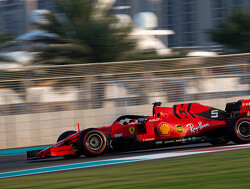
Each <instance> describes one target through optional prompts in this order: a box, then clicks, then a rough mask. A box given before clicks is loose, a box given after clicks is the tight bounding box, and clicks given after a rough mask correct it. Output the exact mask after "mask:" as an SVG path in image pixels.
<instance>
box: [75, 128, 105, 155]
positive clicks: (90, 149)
mask: <svg viewBox="0 0 250 189" xmlns="http://www.w3.org/2000/svg"><path fill="white" fill-rule="evenodd" d="M106 146H107V140H106V136H105V134H104V133H103V132H102V131H101V130H99V129H95V128H90V129H86V130H84V131H82V132H81V134H80V135H79V136H78V138H77V148H78V151H79V152H80V153H81V154H82V155H85V156H87V157H95V156H98V155H100V154H102V153H103V152H104V151H105V149H106Z"/></svg>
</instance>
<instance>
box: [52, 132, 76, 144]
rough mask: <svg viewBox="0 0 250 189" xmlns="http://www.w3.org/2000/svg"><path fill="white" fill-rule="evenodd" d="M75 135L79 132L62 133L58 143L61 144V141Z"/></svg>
mask: <svg viewBox="0 0 250 189" xmlns="http://www.w3.org/2000/svg"><path fill="white" fill-rule="evenodd" d="M75 133H77V132H76V131H65V132H64V133H62V134H61V135H60V136H59V137H58V139H57V142H59V141H61V140H63V139H65V138H67V137H68V136H69V135H73V134H75Z"/></svg>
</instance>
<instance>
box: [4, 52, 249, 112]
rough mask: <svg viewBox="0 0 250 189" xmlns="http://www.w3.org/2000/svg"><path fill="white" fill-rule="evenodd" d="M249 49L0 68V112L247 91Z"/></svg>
mask: <svg viewBox="0 0 250 189" xmlns="http://www.w3.org/2000/svg"><path fill="white" fill-rule="evenodd" d="M249 63H250V54H239V55H225V56H217V57H212V58H182V59H168V60H146V61H130V62H117V63H93V64H82V65H65V66H36V67H34V66H29V67H25V68H20V69H8V70H6V69H1V70H0V115H18V114H26V113H37V112H39V113H41V112H54V111H65V110H79V109H96V108H105V107H121V106H134V105H145V104H150V103H152V102H154V101H163V102H178V101H192V100H204V99H213V98H220V97H233V96H241V95H248V94H249V92H250V91H249V90H250V88H249Z"/></svg>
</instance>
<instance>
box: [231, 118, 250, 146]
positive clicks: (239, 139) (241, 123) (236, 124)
mask: <svg viewBox="0 0 250 189" xmlns="http://www.w3.org/2000/svg"><path fill="white" fill-rule="evenodd" d="M229 131H230V135H231V138H232V141H233V142H235V143H236V144H244V143H248V142H250V117H240V118H238V119H234V120H232V121H231V122H230V125H229Z"/></svg>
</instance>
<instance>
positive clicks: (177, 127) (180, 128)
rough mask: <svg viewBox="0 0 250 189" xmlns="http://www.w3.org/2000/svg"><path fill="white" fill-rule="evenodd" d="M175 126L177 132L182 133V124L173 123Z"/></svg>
mask: <svg viewBox="0 0 250 189" xmlns="http://www.w3.org/2000/svg"><path fill="white" fill-rule="evenodd" d="M175 127H176V130H177V132H178V133H182V132H183V127H182V125H175Z"/></svg>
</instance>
